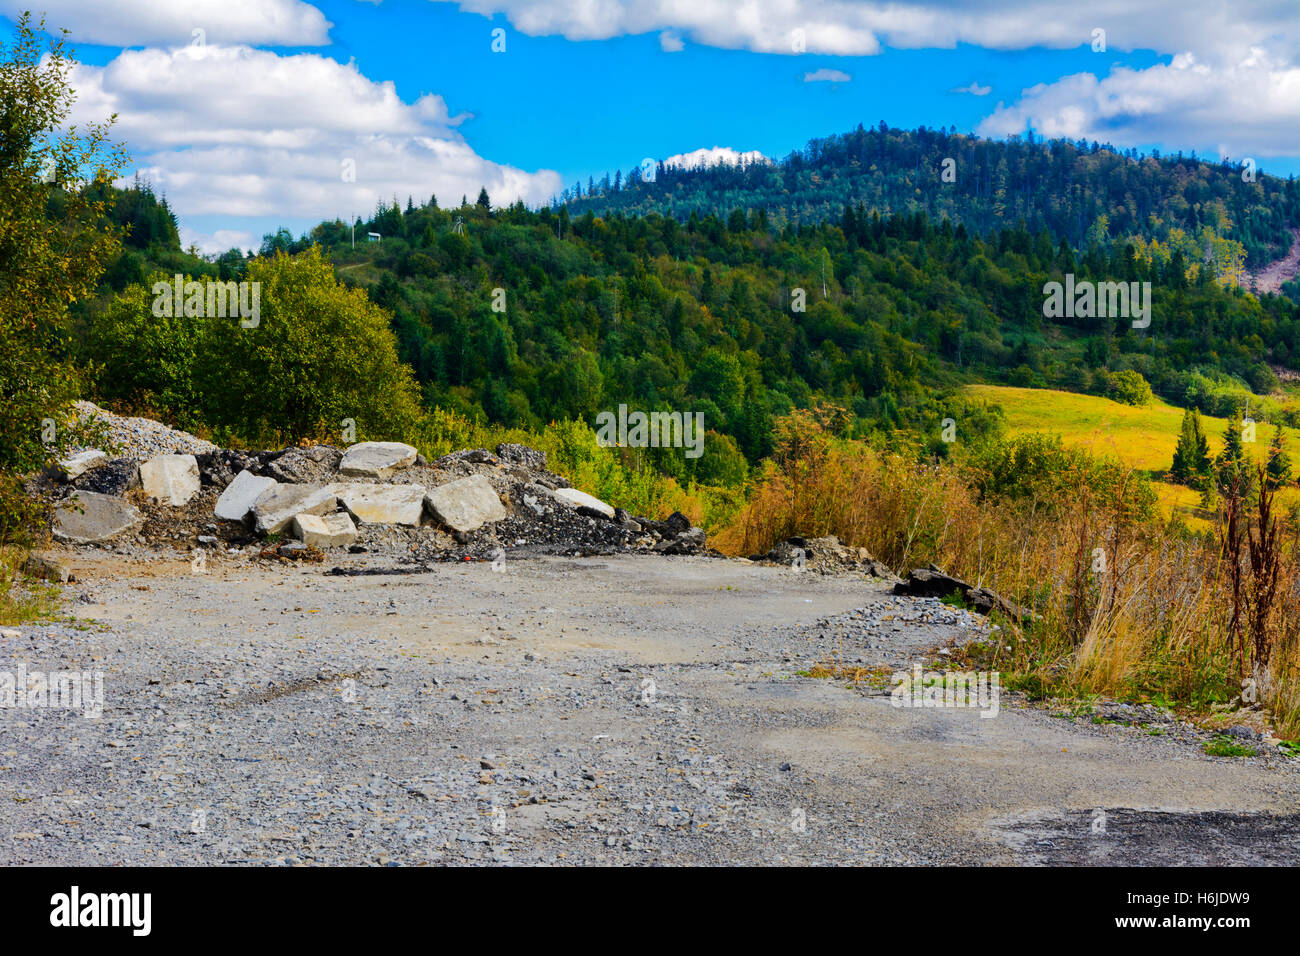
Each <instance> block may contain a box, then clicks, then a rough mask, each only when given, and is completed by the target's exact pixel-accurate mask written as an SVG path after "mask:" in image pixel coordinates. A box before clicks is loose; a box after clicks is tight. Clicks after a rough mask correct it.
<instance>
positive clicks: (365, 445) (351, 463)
mask: <svg viewBox="0 0 1300 956" xmlns="http://www.w3.org/2000/svg"><path fill="white" fill-rule="evenodd" d="M416 454H417V453H416V450H415V449H414V448H412V447H411V446H410V445H403V444H402V443H401V442H395V441H363V442H361V443H360V444H359V445H352V446H350V447H349V448H348V450H347V451H345V452H344V453H343V460H342V461H340V462H339V474H340V475H348V476H351V477H359V478H387V477H389V476H390V475H392V474H393V473H394V472H396V471H398V470H400V469H402V468H406V467H408V466H410V465H412V464H414V463H415V456H416Z"/></svg>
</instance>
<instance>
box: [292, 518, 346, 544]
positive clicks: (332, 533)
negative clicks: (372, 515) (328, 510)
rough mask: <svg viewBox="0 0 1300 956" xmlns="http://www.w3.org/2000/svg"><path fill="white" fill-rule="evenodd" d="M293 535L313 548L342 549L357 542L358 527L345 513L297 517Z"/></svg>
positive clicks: (294, 520)
mask: <svg viewBox="0 0 1300 956" xmlns="http://www.w3.org/2000/svg"><path fill="white" fill-rule="evenodd" d="M293 535H294V537H295V538H297V539H298V540H299V541H301V542H302V543H303V544H306V545H310V546H311V547H313V548H342V547H346V546H347V545H349V544H351V543H352V542H353V541H355V540H357V527H356V525H354V524H353V523H352V519H351V518H350V517H349V516H348V515H347V514H346V513H344V512H342V511H338V512H335V513H334V514H328V515H295V516H294V519H293Z"/></svg>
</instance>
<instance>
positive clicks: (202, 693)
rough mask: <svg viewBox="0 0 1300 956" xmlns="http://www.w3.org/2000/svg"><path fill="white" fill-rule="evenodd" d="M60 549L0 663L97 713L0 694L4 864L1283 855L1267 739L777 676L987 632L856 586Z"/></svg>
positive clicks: (904, 653)
mask: <svg viewBox="0 0 1300 956" xmlns="http://www.w3.org/2000/svg"><path fill="white" fill-rule="evenodd" d="M344 560H346V561H349V562H350V563H351V564H352V565H354V566H356V567H375V566H377V565H376V564H375V563H374V561H375V559H374V558H370V557H368V556H356V557H347V558H345V559H344ZM368 562H369V563H368ZM73 565H74V567H75V569H76V570H77V573H78V577H79V579H80V580H81V582H82V583H80V584H78V585H75V586H73V587H72V588H71V589H70V596H75V595H76V594H78V593H80V594H84V595H85V596H86V600H85V601H79V600H74V601H73V603H71V604H70V608H71V609H72V610H74V611H75V613H77V614H78V615H79V617H80V618H81V619H82V621H81V622H79V623H78V625H76V626H70V625H57V626H40V627H23V628H21V629H20V630H21V631H22V635H23V636H22V639H21V640H17V641H15V640H12V639H9V640H3V641H0V670H10V671H12V670H14V668H15V667H16V666H17V665H18V664H20V663H21V664H25V665H26V666H27V667H28V668H29V669H44V670H55V669H65V668H68V669H70V668H74V667H75V668H77V669H89V668H92V667H93V668H98V669H102V670H103V671H104V672H105V675H106V676H105V710H104V716H103V717H102V718H101V719H99V720H89V719H84V718H81V717H79V716H75V715H72V714H69V713H67V712H64V711H54V710H24V711H18V710H0V735H2V737H3V742H2V743H0V807H2V808H3V812H2V813H0V837H3V839H2V840H0V862H3V863H7V864H12V863H41V864H45V863H59V864H116V863H133V864H189V863H195V864H199V863H202V864H236V865H239V864H263V863H275V864H281V863H290V864H292V863H309V864H344V863H348V864H387V863H395V864H440V863H480V864H482V863H516V864H527V863H575V864H584V863H599V864H615V865H674V864H758V863H809V864H845V865H853V864H876V863H906V864H918V863H921V864H927V863H928V864H940V863H967V864H1009V863H1046V864H1056V863H1082V864H1087V863H1094V862H1095V863H1112V864H1113V863H1168V862H1175V863H1177V862H1189V863H1190V862H1238V863H1283V862H1286V863H1296V862H1300V844H1298V843H1297V840H1296V832H1297V821H1296V817H1295V816H1294V813H1295V810H1296V808H1297V807H1300V773H1297V770H1296V765H1295V763H1293V762H1289V761H1287V760H1286V759H1284V758H1280V757H1276V756H1270V757H1268V758H1264V757H1259V758H1249V759H1240V758H1238V759H1232V758H1212V757H1207V756H1205V755H1204V754H1203V753H1201V751H1200V749H1199V746H1198V739H1197V738H1195V737H1194V736H1193V735H1191V734H1190V733H1187V734H1182V733H1178V732H1175V731H1170V732H1168V733H1163V734H1162V735H1161V736H1151V735H1150V734H1149V733H1148V732H1144V731H1143V730H1141V729H1139V728H1129V727H1120V726H1111V725H1103V726H1098V725H1093V724H1092V723H1090V722H1072V721H1070V720H1063V719H1060V718H1059V717H1057V716H1054V715H1053V714H1052V713H1050V712H1049V711H1047V710H1045V709H1042V708H1039V707H1031V706H1027V705H1026V704H1024V702H1022V701H1017V700H1015V699H1013V698H1012V696H1011V695H1006V694H1004V695H1003V698H1002V705H1001V708H1000V710H999V712H998V715H997V716H996V717H995V718H992V719H988V718H984V717H981V716H980V713H979V711H977V710H975V709H964V708H940V709H912V708H899V707H894V706H891V701H890V699H889V697H888V696H887V695H882V694H881V693H878V692H877V693H870V692H863V690H861V689H855V688H853V687H850V686H847V685H846V684H845V683H843V682H839V681H833V680H824V679H815V678H811V677H803V676H800V673H799V672H800V671H806V670H807V669H808V667H809V666H810V665H811V664H813V663H816V662H819V661H827V660H829V659H831V658H832V657H834V658H836V659H838V660H841V661H843V662H845V663H853V664H859V665H862V666H873V665H884V666H885V667H886V668H888V669H890V670H894V669H898V670H905V669H907V668H908V667H909V666H910V665H911V663H912V662H913V661H915V660H919V659H920V654H921V653H922V652H923V651H925V650H926V649H928V648H933V647H934V646H936V645H940V644H943V643H945V642H947V641H949V640H951V639H954V638H956V639H959V640H960V639H963V638H966V639H969V638H970V637H972V636H975V635H976V634H978V633H981V631H980V625H979V624H977V623H976V624H975V626H973V627H968V626H966V624H967V621H968V620H969V619H968V618H967V617H965V616H963V615H960V614H956V613H954V612H952V611H951V610H950V609H948V608H945V607H943V606H942V605H939V604H938V603H937V602H933V601H916V600H913V599H910V598H895V597H893V596H892V595H890V594H889V593H888V590H887V588H886V587H885V586H884V585H882V584H879V583H876V582H873V581H871V580H870V579H868V578H864V577H861V576H833V577H832V576H827V577H822V576H819V575H815V574H811V573H796V572H794V571H792V570H788V569H781V568H775V567H770V566H757V565H751V564H749V563H748V562H744V561H724V560H717V559H707V558H680V557H679V558H664V557H629V556H619V557H609V558H599V559H580V560H574V559H560V558H539V559H533V560H524V561H512V562H509V563H508V566H507V569H506V571H505V572H504V573H500V574H498V573H493V572H492V571H491V569H490V566H489V565H487V564H484V563H476V564H471V565H444V566H437V567H434V568H432V569H431V570H430V571H428V572H425V573H417V574H409V575H401V576H357V577H347V576H326V575H325V574H324V573H323V568H322V566H319V565H317V566H313V567H309V568H301V567H294V566H288V567H281V566H266V565H265V564H255V563H251V562H249V561H248V560H247V559H238V560H236V559H218V560H214V561H211V562H209V565H208V569H209V570H208V573H206V574H202V575H195V574H191V573H189V572H190V565H189V563H188V561H186V560H184V559H182V558H181V557H178V558H177V559H176V560H175V561H154V562H150V563H131V562H126V561H124V560H123V559H121V558H119V557H115V556H112V555H103V554H90V553H87V554H79V555H76V556H74V558H73ZM92 621H93V622H94V623H93V624H91V623H89V622H92ZM1099 813H1100V814H1103V815H1104V820H1105V825H1104V826H1103V827H1100V828H1099V827H1098V826H1097V823H1096V821H1097V820H1098V814H1099Z"/></svg>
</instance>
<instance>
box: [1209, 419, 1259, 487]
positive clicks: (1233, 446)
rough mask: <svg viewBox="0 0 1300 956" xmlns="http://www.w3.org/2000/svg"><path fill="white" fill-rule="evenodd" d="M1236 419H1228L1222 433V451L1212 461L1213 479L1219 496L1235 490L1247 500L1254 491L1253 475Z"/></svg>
mask: <svg viewBox="0 0 1300 956" xmlns="http://www.w3.org/2000/svg"><path fill="white" fill-rule="evenodd" d="M1236 418H1237V416H1236V415H1233V416H1232V417H1231V418H1229V419H1228V427H1227V428H1225V429H1224V431H1223V451H1221V452H1219V455H1218V457H1217V458H1215V459H1214V477H1215V480H1216V481H1217V483H1218V486H1219V493H1220V494H1223V495H1229V494H1232V492H1233V490H1234V489H1236V492H1237V494H1239V495H1240V496H1241V497H1242V498H1249V497H1250V496H1251V493H1252V492H1253V490H1254V475H1253V469H1252V467H1251V462H1250V460H1249V458H1247V456H1246V446H1245V444H1244V443H1243V442H1242V440H1241V431H1240V430H1239V428H1238V425H1237V421H1236Z"/></svg>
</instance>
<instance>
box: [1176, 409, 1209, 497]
mask: <svg viewBox="0 0 1300 956" xmlns="http://www.w3.org/2000/svg"><path fill="white" fill-rule="evenodd" d="M1209 473H1210V443H1209V440H1208V439H1207V438H1206V437H1205V426H1204V424H1203V423H1202V422H1201V413H1200V410H1199V409H1195V408H1189V409H1187V411H1185V412H1183V425H1182V428H1181V429H1180V431H1179V434H1178V447H1177V448H1175V449H1174V463H1173V466H1172V467H1171V468H1170V469H1169V474H1170V477H1172V478H1173V479H1174V481H1177V482H1179V483H1180V484H1184V485H1190V486H1192V487H1196V486H1197V485H1199V484H1201V483H1202V481H1203V480H1204V479H1205V477H1206V476H1208V475H1209Z"/></svg>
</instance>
